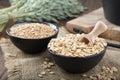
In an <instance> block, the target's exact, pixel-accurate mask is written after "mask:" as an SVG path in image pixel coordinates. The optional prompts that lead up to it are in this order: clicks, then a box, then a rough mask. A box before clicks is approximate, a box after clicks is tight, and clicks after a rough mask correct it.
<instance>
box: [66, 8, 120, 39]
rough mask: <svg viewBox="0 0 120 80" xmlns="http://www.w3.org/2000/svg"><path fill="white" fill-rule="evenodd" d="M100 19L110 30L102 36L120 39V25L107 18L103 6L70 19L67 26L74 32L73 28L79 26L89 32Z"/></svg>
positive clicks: (78, 27)
mask: <svg viewBox="0 0 120 80" xmlns="http://www.w3.org/2000/svg"><path fill="white" fill-rule="evenodd" d="M99 20H101V21H103V22H104V23H105V24H106V25H107V26H108V30H107V31H105V32H104V33H102V34H101V37H104V38H106V39H111V40H116V41H120V35H119V34H120V27H119V26H117V25H114V24H112V23H110V22H109V21H108V20H106V18H105V17H104V11H103V8H99V9H96V10H94V11H92V12H90V13H88V14H86V15H83V16H80V17H77V18H75V19H73V20H70V21H68V22H67V25H66V28H67V29H68V30H69V31H70V32H74V31H73V28H77V29H80V30H82V31H84V32H85V33H89V32H90V31H91V30H92V29H93V27H94V26H95V24H96V22H97V21H99ZM111 33H112V34H111Z"/></svg>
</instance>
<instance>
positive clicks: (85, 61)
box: [48, 47, 106, 73]
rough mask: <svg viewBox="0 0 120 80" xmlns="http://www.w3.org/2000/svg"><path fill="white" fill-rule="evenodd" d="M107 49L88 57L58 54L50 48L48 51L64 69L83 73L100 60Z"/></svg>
mask: <svg viewBox="0 0 120 80" xmlns="http://www.w3.org/2000/svg"><path fill="white" fill-rule="evenodd" d="M105 51H106V47H105V49H104V50H103V51H101V52H100V53H99V54H95V55H91V56H86V57H68V56H62V55H58V54H56V53H54V52H52V51H51V50H50V49H49V48H48V52H49V54H50V55H51V57H52V58H53V60H54V61H55V63H56V64H57V65H58V66H59V67H61V68H62V69H63V70H65V71H67V72H70V73H83V72H87V71H89V70H90V69H92V68H93V67H95V66H96V65H97V64H98V63H99V62H100V60H101V59H102V57H103V56H104V54H105Z"/></svg>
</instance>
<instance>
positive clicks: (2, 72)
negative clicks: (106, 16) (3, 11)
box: [0, 0, 101, 80]
mask: <svg viewBox="0 0 120 80" xmlns="http://www.w3.org/2000/svg"><path fill="white" fill-rule="evenodd" d="M81 1H82V4H83V5H84V6H86V7H88V9H87V10H86V11H85V12H84V13H80V15H84V14H86V13H88V12H91V11H92V10H95V9H97V8H99V7H101V0H81ZM8 6H9V2H8V0H0V8H3V7H8ZM66 21H68V20H63V21H60V23H58V25H59V26H61V25H65V23H66ZM1 37H3V36H0V38H1ZM6 71H7V69H6V68H5V67H4V57H3V53H2V51H1V48H0V80H6V79H7V74H6Z"/></svg>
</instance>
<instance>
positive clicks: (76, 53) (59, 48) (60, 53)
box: [48, 34, 107, 73]
mask: <svg viewBox="0 0 120 80" xmlns="http://www.w3.org/2000/svg"><path fill="white" fill-rule="evenodd" d="M83 37H84V34H67V35H65V36H63V37H58V38H54V39H52V40H51V41H50V42H49V44H48V52H49V54H50V55H51V57H52V58H53V60H54V61H55V63H56V64H57V65H58V66H59V67H61V68H62V69H63V70H65V71H67V72H72V73H83V72H87V71H89V70H90V69H92V68H93V67H95V66H96V65H97V64H98V63H99V62H100V60H101V59H102V58H103V56H104V54H105V51H106V47H107V43H106V41H105V40H104V39H103V38H98V37H97V38H96V39H95V42H94V44H93V45H92V46H90V45H88V44H85V43H84V42H81V41H80V39H81V38H83Z"/></svg>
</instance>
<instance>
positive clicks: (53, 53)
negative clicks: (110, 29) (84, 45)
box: [47, 45, 107, 59]
mask: <svg viewBox="0 0 120 80" xmlns="http://www.w3.org/2000/svg"><path fill="white" fill-rule="evenodd" d="M106 49H107V45H106V46H104V49H103V50H102V51H100V52H99V53H96V54H93V55H89V56H85V57H72V56H63V55H59V54H56V53H55V52H53V51H52V50H50V48H49V47H47V51H48V52H49V54H52V55H55V56H59V57H63V58H72V59H86V58H92V57H95V56H99V55H101V54H103V52H104V51H105V52H106ZM104 54H105V53H104Z"/></svg>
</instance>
